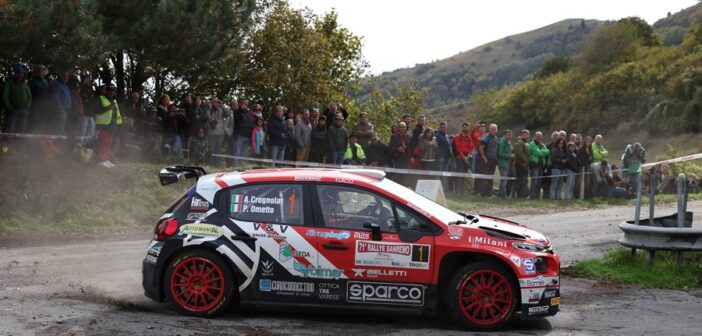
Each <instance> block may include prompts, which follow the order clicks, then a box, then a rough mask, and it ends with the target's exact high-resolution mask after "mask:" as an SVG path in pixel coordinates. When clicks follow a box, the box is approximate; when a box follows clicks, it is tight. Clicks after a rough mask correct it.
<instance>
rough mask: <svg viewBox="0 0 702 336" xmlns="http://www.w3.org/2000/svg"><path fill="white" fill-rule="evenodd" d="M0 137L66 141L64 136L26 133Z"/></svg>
mask: <svg viewBox="0 0 702 336" xmlns="http://www.w3.org/2000/svg"><path fill="white" fill-rule="evenodd" d="M0 136H4V137H8V138H25V139H50V140H57V139H61V140H66V139H68V137H67V136H65V135H53V134H26V133H0Z"/></svg>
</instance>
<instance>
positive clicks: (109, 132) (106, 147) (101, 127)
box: [95, 85, 122, 168]
mask: <svg viewBox="0 0 702 336" xmlns="http://www.w3.org/2000/svg"><path fill="white" fill-rule="evenodd" d="M115 96H116V90H115V87H114V86H113V85H107V86H106V88H105V94H104V95H100V109H99V110H98V111H96V113H95V126H96V128H97V131H98V166H100V167H103V168H112V167H114V166H115V164H114V163H112V162H110V160H109V159H110V148H111V147H112V138H113V136H114V134H115V132H116V131H117V126H118V125H122V115H121V114H120V112H119V107H118V106H117V101H116V100H115Z"/></svg>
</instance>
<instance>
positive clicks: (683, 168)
mask: <svg viewBox="0 0 702 336" xmlns="http://www.w3.org/2000/svg"><path fill="white" fill-rule="evenodd" d="M681 156H683V153H681V152H680V151H679V150H676V149H675V148H673V146H671V145H668V150H666V152H665V154H663V155H660V156H658V157H657V158H656V160H658V161H663V160H670V159H673V158H678V157H681ZM680 173H682V174H685V175H688V176H690V175H694V176H696V177H702V165H700V164H699V163H695V162H694V161H685V162H677V163H671V164H670V174H671V175H672V176H677V175H678V174H680Z"/></svg>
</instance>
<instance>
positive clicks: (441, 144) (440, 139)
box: [436, 131, 453, 160]
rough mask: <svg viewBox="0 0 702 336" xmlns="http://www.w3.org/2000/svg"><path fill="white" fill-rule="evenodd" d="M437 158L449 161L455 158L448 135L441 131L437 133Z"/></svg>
mask: <svg viewBox="0 0 702 336" xmlns="http://www.w3.org/2000/svg"><path fill="white" fill-rule="evenodd" d="M436 144H437V149H436V158H437V159H444V160H448V159H450V158H452V157H453V155H452V154H451V143H449V139H448V135H447V134H446V133H443V132H441V131H437V132H436Z"/></svg>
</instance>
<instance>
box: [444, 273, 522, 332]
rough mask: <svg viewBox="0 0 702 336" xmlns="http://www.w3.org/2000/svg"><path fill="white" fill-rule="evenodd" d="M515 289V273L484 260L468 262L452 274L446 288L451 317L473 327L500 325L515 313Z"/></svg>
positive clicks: (491, 327) (485, 327)
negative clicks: (512, 273) (513, 274)
mask: <svg viewBox="0 0 702 336" xmlns="http://www.w3.org/2000/svg"><path fill="white" fill-rule="evenodd" d="M517 295H518V291H516V290H515V287H514V277H513V276H512V275H511V274H510V273H509V272H508V271H506V270H505V269H504V268H503V267H500V266H499V265H496V264H494V263H491V262H487V261H480V262H474V263H470V264H467V265H465V266H463V267H461V268H460V269H458V271H456V273H455V274H454V275H453V277H452V278H451V280H450V282H449V287H448V289H447V290H446V297H445V299H446V305H447V310H448V312H449V314H451V317H453V319H454V320H455V321H456V322H458V323H459V324H461V325H463V326H465V327H466V328H468V329H471V330H475V331H493V330H498V329H500V328H502V327H503V326H504V325H505V324H506V323H507V322H509V320H510V319H511V318H512V315H513V314H514V310H515V307H516V306H517V301H516V300H517Z"/></svg>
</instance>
